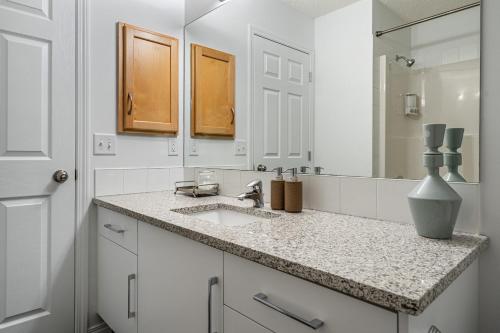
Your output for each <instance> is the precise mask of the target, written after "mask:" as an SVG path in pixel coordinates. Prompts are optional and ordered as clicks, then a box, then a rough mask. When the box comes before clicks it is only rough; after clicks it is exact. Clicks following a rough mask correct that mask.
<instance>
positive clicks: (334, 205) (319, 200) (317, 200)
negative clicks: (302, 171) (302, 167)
mask: <svg viewBox="0 0 500 333" xmlns="http://www.w3.org/2000/svg"><path fill="white" fill-rule="evenodd" d="M300 179H301V180H302V181H303V196H304V208H307V209H315V210H321V211H325V212H331V213H340V179H341V178H340V177H333V176H300Z"/></svg>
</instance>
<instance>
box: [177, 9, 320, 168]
mask: <svg viewBox="0 0 500 333" xmlns="http://www.w3.org/2000/svg"><path fill="white" fill-rule="evenodd" d="M276 13H279V15H276ZM250 25H252V26H255V27H257V28H259V29H262V30H265V31H269V32H271V33H272V34H273V35H275V36H276V37H279V38H281V39H283V40H286V41H289V42H292V43H294V44H296V45H300V46H302V47H304V48H306V49H311V50H312V49H313V48H314V40H313V35H314V32H313V31H314V23H313V20H312V19H311V18H308V17H306V16H305V15H303V14H301V13H299V12H297V11H296V10H294V9H292V8H291V7H290V6H288V5H285V4H284V3H282V2H281V1H278V0H235V1H230V2H228V3H227V4H226V5H224V6H222V7H220V8H217V9H216V10H214V11H212V12H211V13H209V14H208V15H206V16H204V17H202V18H200V19H198V20H196V21H195V22H193V23H191V24H189V25H188V26H187V28H186V36H185V37H186V62H185V63H186V64H190V47H191V43H197V44H201V45H204V46H208V47H211V48H215V49H218V50H221V51H224V52H228V53H231V54H233V55H235V58H236V100H235V102H236V107H235V110H236V112H235V113H236V136H235V139H236V140H244V141H246V142H247V148H248V149H247V151H248V152H249V151H250V148H251V141H252V139H251V134H250V127H249V126H250V121H251V118H250V113H249V108H248V106H249V100H250V98H251V96H250V94H249V90H248V89H249V83H250V81H249V76H248V74H249V61H250V58H249V49H250V45H249V26H250ZM185 89H186V92H189V91H190V90H191V81H190V72H189V68H187V71H186V82H185ZM190 108H191V97H190V94H189V93H187V94H186V95H185V117H186V120H185V124H184V127H185V142H186V147H185V155H186V156H185V160H184V161H185V165H186V166H212V167H214V166H218V167H226V168H235V169H246V168H248V165H249V163H248V159H249V155H247V156H235V148H234V143H235V141H234V140H232V139H198V138H197V139H192V138H191V134H190V128H191V127H190V126H191V123H190V112H191V111H190V110H191V109H190ZM192 140H194V141H195V142H196V145H197V150H198V152H197V155H196V156H190V155H189V146H190V142H191V141H192Z"/></svg>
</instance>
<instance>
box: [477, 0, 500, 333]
mask: <svg viewBox="0 0 500 333" xmlns="http://www.w3.org/2000/svg"><path fill="white" fill-rule="evenodd" d="M499 14H500V1H498V0H483V1H482V49H481V61H482V63H481V68H482V71H481V88H482V91H481V163H480V166H481V182H482V183H481V219H482V233H484V234H485V235H487V236H489V237H490V247H489V249H488V251H487V252H486V253H485V254H483V255H482V257H481V259H480V265H479V267H480V286H481V293H480V318H479V319H480V320H479V321H480V325H481V333H496V332H499V331H500V283H499V282H500V209H499V208H498V194H499V191H500V173H499V171H498V170H500V147H499V142H500V131H499V130H498V125H499V124H500V107H499V103H498V89H499V87H500V62H499V61H498V55H499V54H500V38H499V34H498V32H499V31H500V20H498V15H499Z"/></svg>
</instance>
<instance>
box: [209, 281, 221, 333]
mask: <svg viewBox="0 0 500 333" xmlns="http://www.w3.org/2000/svg"><path fill="white" fill-rule="evenodd" d="M218 283H219V278H218V277H216V276H215V277H212V278H210V279H208V333H217V332H212V287H213V286H215V285H216V284H218Z"/></svg>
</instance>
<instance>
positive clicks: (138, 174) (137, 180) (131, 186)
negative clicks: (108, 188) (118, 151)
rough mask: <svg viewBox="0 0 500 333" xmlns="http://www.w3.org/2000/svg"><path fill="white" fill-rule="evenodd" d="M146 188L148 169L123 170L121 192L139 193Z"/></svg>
mask: <svg viewBox="0 0 500 333" xmlns="http://www.w3.org/2000/svg"><path fill="white" fill-rule="evenodd" d="M147 190H148V169H125V170H123V192H124V193H141V192H147Z"/></svg>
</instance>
